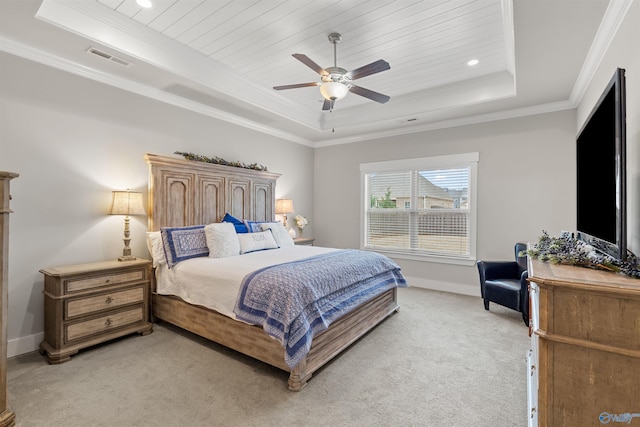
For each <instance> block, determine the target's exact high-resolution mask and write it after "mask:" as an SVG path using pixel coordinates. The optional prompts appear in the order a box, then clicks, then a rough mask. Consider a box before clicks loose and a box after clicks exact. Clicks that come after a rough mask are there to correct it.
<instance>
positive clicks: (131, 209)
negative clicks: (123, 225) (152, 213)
mask: <svg viewBox="0 0 640 427" xmlns="http://www.w3.org/2000/svg"><path fill="white" fill-rule="evenodd" d="M109 213H110V214H111V215H145V214H146V212H145V210H144V203H143V202H142V193H138V192H135V191H114V192H113V203H112V204H111V211H110V212H109Z"/></svg>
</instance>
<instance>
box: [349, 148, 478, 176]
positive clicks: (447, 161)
mask: <svg viewBox="0 0 640 427" xmlns="http://www.w3.org/2000/svg"><path fill="white" fill-rule="evenodd" d="M479 160H480V153H479V152H471V153H461V154H449V155H444V156H432V157H419V158H415V159H401V160H384V161H382V162H369V163H361V164H360V171H361V172H365V173H367V172H393V171H399V170H408V169H430V168H438V167H448V168H453V167H456V166H468V164H469V163H471V162H476V163H477V162H478V161H479Z"/></svg>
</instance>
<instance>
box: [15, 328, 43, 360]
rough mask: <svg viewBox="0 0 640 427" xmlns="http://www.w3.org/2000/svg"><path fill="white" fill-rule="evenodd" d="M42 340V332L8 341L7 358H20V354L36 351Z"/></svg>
mask: <svg viewBox="0 0 640 427" xmlns="http://www.w3.org/2000/svg"><path fill="white" fill-rule="evenodd" d="M43 339H44V332H41V333H39V334H35V335H29V336H26V337H20V338H16V339H13V340H9V341H8V342H7V357H15V356H20V355H21V354H25V353H31V352H32V351H36V350H37V349H38V348H39V347H40V343H41V342H42V340H43Z"/></svg>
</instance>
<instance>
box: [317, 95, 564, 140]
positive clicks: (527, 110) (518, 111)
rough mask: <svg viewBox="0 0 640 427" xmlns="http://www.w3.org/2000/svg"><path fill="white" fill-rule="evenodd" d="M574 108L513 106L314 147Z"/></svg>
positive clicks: (558, 104)
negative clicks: (508, 108) (507, 108)
mask: <svg viewBox="0 0 640 427" xmlns="http://www.w3.org/2000/svg"><path fill="white" fill-rule="evenodd" d="M572 108H576V105H574V104H572V103H571V102H569V101H558V102H551V103H548V104H540V105H532V106H529V107H522V108H513V109H510V110H502V111H495V112H492V113H485V114H477V115H474V116H466V117H459V118H455V119H449V120H439V121H435V122H430V123H426V124H424V125H416V126H411V127H403V128H398V129H388V130H384V131H380V132H371V133H363V134H360V135H356V136H348V137H345V138H335V139H326V140H323V141H316V142H315V143H314V147H315V148H321V147H330V146H332V145H341V144H351V143H352V142H361V141H369V140H372V139H380V138H389V137H393V136H400V135H411V134H414V133H419V132H427V131H431V130H438V129H448V128H454V127H459V126H467V125H474V124H479V123H487V122H494V121H498V120H506V119H514V118H518V117H527V116H533V115H536V114H545V113H554V112H556V111H563V110H570V109H572Z"/></svg>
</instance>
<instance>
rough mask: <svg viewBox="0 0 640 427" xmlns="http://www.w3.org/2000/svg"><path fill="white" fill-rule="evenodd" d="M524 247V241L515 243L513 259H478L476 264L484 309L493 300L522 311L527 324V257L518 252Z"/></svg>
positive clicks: (486, 308)
mask: <svg viewBox="0 0 640 427" xmlns="http://www.w3.org/2000/svg"><path fill="white" fill-rule="evenodd" d="M526 249H527V245H526V244H525V243H516V245H515V248H514V252H515V254H514V255H515V261H478V262H477V266H478V273H479V274H480V294H481V295H482V299H483V300H484V309H485V310H489V302H494V303H496V304H500V305H502V306H505V307H508V308H511V309H513V310H516V311H519V312H520V313H522V319H523V320H524V323H525V324H526V325H527V326H528V325H529V290H528V282H527V278H528V274H527V257H526V255H525V256H520V252H522V251H525V250H526Z"/></svg>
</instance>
